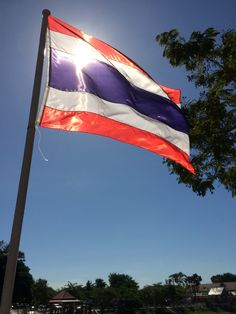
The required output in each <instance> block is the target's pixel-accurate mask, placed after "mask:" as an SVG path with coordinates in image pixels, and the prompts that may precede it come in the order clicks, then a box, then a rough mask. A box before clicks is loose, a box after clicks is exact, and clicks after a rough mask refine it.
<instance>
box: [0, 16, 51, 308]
mask: <svg viewBox="0 0 236 314" xmlns="http://www.w3.org/2000/svg"><path fill="white" fill-rule="evenodd" d="M42 14H43V19H42V25H41V33H40V40H39V49H38V57H37V64H36V70H35V77H34V86H33V92H32V99H31V108H30V114H29V122H28V128H27V134H26V141H25V150H24V157H23V162H22V168H21V175H20V181H19V187H18V194H17V200H16V207H15V215H14V220H13V225H12V233H11V240H10V244H9V250H8V256H7V265H6V271H5V277H4V283H3V290H2V298H1V307H0V314H9V313H10V310H11V303H12V295H13V288H14V283H15V274H16V266H17V258H18V253H19V245H20V235H21V229H22V223H23V217H24V211H25V201H26V195H27V189H28V182H29V174H30V165H31V160H32V152H33V145H34V135H35V121H36V116H37V112H38V103H39V96H40V86H41V80H42V73H43V61H44V49H45V40H46V31H47V23H48V22H47V20H48V19H47V18H48V16H49V15H50V14H51V13H50V11H49V10H43V12H42Z"/></svg>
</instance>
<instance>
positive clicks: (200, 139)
mask: <svg viewBox="0 0 236 314" xmlns="http://www.w3.org/2000/svg"><path fill="white" fill-rule="evenodd" d="M156 40H157V42H158V43H159V44H160V45H161V46H164V52H163V56H164V57H166V58H167V59H168V60H169V62H170V64H171V65H172V66H174V67H178V66H184V67H185V69H186V71H187V72H188V74H189V75H188V80H189V81H190V82H192V83H193V84H194V85H195V87H196V88H197V89H198V91H199V97H198V98H197V99H193V100H190V101H186V100H185V103H184V104H183V111H184V113H185V115H186V116H187V119H188V121H189V124H190V133H189V135H190V142H191V147H192V163H193V165H194V167H195V169H196V172H197V175H196V176H194V175H192V174H191V173H189V172H188V171H187V170H185V169H184V168H183V167H181V166H179V165H178V164H176V163H174V162H172V161H170V160H165V163H167V165H168V167H169V170H170V172H171V173H176V174H177V178H178V182H179V183H184V184H186V185H187V186H189V187H191V188H192V190H193V191H194V192H196V193H197V194H198V195H201V196H204V195H205V193H206V192H207V191H210V192H211V193H212V192H213V190H214V189H215V185H216V184H217V183H218V182H219V183H221V184H222V185H223V186H224V187H225V188H226V189H227V190H228V191H230V192H231V193H232V196H235V195H236V145H235V143H236V94H235V87H236V32H235V31H233V30H228V31H226V32H222V33H221V34H220V33H219V32H218V31H217V30H215V29H214V28H208V29H206V30H205V31H203V32H196V31H195V32H193V33H192V34H191V36H190V38H189V40H187V41H186V40H185V39H184V38H183V37H181V36H180V34H179V33H178V31H177V30H176V29H172V30H171V31H169V32H164V33H162V34H160V35H158V36H157V37H156Z"/></svg>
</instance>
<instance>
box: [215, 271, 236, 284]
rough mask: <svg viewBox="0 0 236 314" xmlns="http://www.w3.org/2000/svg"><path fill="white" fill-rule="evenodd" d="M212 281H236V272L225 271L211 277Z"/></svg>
mask: <svg viewBox="0 0 236 314" xmlns="http://www.w3.org/2000/svg"><path fill="white" fill-rule="evenodd" d="M211 281H212V283H223V282H236V274H231V273H224V274H217V275H215V276H212V277H211Z"/></svg>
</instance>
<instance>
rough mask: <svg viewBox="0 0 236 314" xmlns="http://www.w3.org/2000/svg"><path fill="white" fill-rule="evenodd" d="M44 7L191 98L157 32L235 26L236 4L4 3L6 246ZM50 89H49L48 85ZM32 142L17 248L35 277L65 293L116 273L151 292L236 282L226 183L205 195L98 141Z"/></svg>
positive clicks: (136, 152)
mask: <svg viewBox="0 0 236 314" xmlns="http://www.w3.org/2000/svg"><path fill="white" fill-rule="evenodd" d="M44 8H47V9H49V10H51V13H52V15H54V16H56V17H57V18H59V19H62V20H64V21H66V22H67V23H69V24H71V25H73V26H75V27H77V28H79V29H81V30H83V31H85V32H87V33H89V34H91V35H94V36H95V37H98V38H100V39H102V40H103V41H106V42H108V43H109V44H111V45H112V46H114V47H116V48H117V49H119V50H120V51H122V52H123V53H125V54H126V55H128V56H129V57H130V58H131V59H133V60H135V61H136V62H137V63H138V64H139V65H140V66H141V67H143V68H144V69H145V70H146V71H147V72H149V73H150V75H151V76H152V77H154V78H155V79H156V80H157V81H158V82H160V83H162V84H164V85H168V86H171V87H176V88H181V90H182V95H183V96H187V97H194V95H196V90H195V89H194V87H193V86H192V85H191V84H189V83H188V82H187V79H186V73H185V71H184V69H174V68H172V67H171V66H170V65H169V63H168V61H167V60H165V59H164V58H163V57H162V48H160V47H159V46H158V44H157V43H156V42H155V36H156V35H157V34H158V33H161V32H164V31H168V30H170V29H172V28H178V29H179V31H180V33H181V34H182V35H184V36H188V35H189V34H190V33H191V32H192V31H195V30H204V29H205V28H207V27H215V28H217V29H218V30H223V29H225V30H226V29H229V28H235V26H236V1H234V0H232V1H230V0H225V1H215V0H212V1H211V0H199V1H197V2H196V1H189V0H178V1H175V0H145V1H144V0H120V1H114V0H99V1H95V0H94V1H91V0H88V1H85V0H83V1H81V0H76V1H75V0H74V1H72V0H70V1H69V0H68V1H65V0H64V1H62V0H54V1H53V0H47V1H45V0H40V1H32V0H21V1H17V0H11V1H6V0H3V1H1V2H0V27H1V50H0V51H1V58H0V69H1V98H0V143H1V154H0V173H1V175H0V187H1V188H0V240H1V239H2V240H5V241H6V242H8V241H9V239H10V233H11V226H12V220H13V214H14V208H15V200H16V194H17V187H18V180H19V175H20V169H21V161H22V155H23V149H24V141H25V134H26V127H27V121H28V112H29V107H30V100H31V93H32V86H33V78H34V71H35V64H36V56H37V49H38V39H39V32H40V25H41V12H42V10H43V9H44ZM44 85H45V84H44V82H43V86H42V91H43V87H44ZM40 132H41V136H42V139H41V144H40V145H41V148H42V150H43V152H44V154H45V155H46V157H47V158H48V160H49V161H48V162H46V161H44V160H43V158H42V156H41V155H40V152H39V150H38V141H39V136H38V135H36V139H35V147H34V154H33V161H32V167H31V176H30V184H29V190H28V197H27V204H26V212H25V218H24V225H23V231H22V237H21V246H20V249H21V250H22V251H23V252H25V256H26V264H27V265H28V266H29V267H30V269H31V273H32V275H33V277H34V278H35V279H38V278H44V279H47V280H48V283H49V285H51V286H53V287H55V288H57V287H61V286H63V285H64V284H66V283H67V282H68V281H71V282H77V283H79V284H85V283H86V281H87V280H92V281H94V280H95V279H96V278H98V277H100V278H103V279H105V280H106V281H107V277H108V274H109V273H110V272H119V273H125V274H129V275H130V276H132V277H133V278H134V279H135V280H137V281H138V283H139V284H140V285H141V286H143V285H145V284H152V283H156V282H161V281H162V282H163V281H164V280H165V279H166V278H168V276H169V275H170V274H172V273H175V272H179V271H182V272H183V273H185V274H187V275H191V274H193V273H195V272H197V273H198V274H199V275H201V276H202V278H203V281H204V282H208V281H209V280H210V277H211V276H212V275H214V274H217V273H224V272H232V273H236V249H235V241H236V228H235V220H236V203H235V201H236V200H235V199H233V198H232V197H231V194H230V193H228V192H227V191H225V189H223V188H222V187H221V186H220V185H219V186H218V187H217V188H216V190H215V193H214V194H213V195H211V194H208V195H207V196H206V197H204V198H201V197H198V196H196V195H195V194H194V193H193V192H192V191H191V190H190V189H189V188H187V187H185V186H184V185H179V184H178V183H177V181H176V176H175V175H170V174H169V173H168V170H167V167H166V166H165V165H163V164H162V158H161V157H160V156H158V155H155V154H153V153H151V152H148V151H145V150H142V149H139V148H137V147H134V146H130V145H127V144H124V143H120V142H117V141H114V140H111V139H108V138H103V137H99V136H94V135H89V134H82V133H81V134H80V133H64V132H61V131H55V130H47V129H40Z"/></svg>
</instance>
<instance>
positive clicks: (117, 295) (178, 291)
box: [0, 241, 236, 313]
mask: <svg viewBox="0 0 236 314" xmlns="http://www.w3.org/2000/svg"><path fill="white" fill-rule="evenodd" d="M7 252H8V246H7V245H6V244H5V243H4V241H0V293H2V286H3V279H4V273H5V267H6V259H7ZM211 280H212V282H213V283H216V282H219V283H221V282H229V281H236V275H234V274H231V273H225V274H217V275H215V276H212V278H211ZM201 281H202V278H201V276H200V275H198V274H196V273H195V274H192V275H189V276H188V275H185V274H184V273H182V272H178V273H174V274H171V275H170V276H169V277H168V278H167V279H166V280H165V282H164V283H160V282H158V283H154V284H151V285H146V286H144V287H142V288H140V287H139V284H138V283H137V282H136V280H135V279H133V278H132V277H131V276H129V275H127V274H119V273H110V274H109V276H108V281H107V282H106V281H105V280H104V279H102V278H97V279H96V280H95V281H94V282H92V281H89V280H88V281H87V283H86V284H85V285H81V284H78V283H72V282H68V283H67V284H65V285H64V286H63V287H61V288H59V289H57V290H55V289H53V288H52V287H50V286H49V285H48V282H47V280H46V279H37V280H35V279H34V278H33V276H32V275H31V273H30V269H29V267H28V266H26V264H25V256H24V253H22V252H20V253H19V257H18V263H17V271H16V280H15V288H14V294H13V305H15V306H19V305H26V304H27V305H30V306H34V307H36V308H38V307H40V306H47V305H48V302H49V300H50V299H51V298H52V297H53V296H54V295H55V294H56V293H57V292H58V291H61V290H67V291H68V292H69V293H70V294H71V295H73V296H74V297H76V298H77V299H79V300H81V301H83V302H85V303H87V304H91V305H92V306H93V307H97V308H99V309H100V311H101V313H103V311H104V309H116V312H118V313H133V310H134V309H137V308H139V309H140V308H141V309H142V308H143V309H144V308H152V307H153V308H156V307H162V306H174V305H178V304H181V303H183V302H186V300H190V299H191V300H194V298H195V297H196V293H197V292H198V289H199V285H200V283H201ZM143 313H145V312H143Z"/></svg>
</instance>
